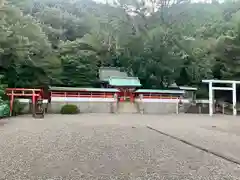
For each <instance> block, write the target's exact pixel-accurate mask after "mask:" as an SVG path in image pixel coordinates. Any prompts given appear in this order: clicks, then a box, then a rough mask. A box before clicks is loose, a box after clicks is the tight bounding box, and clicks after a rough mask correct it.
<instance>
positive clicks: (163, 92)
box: [135, 89, 185, 94]
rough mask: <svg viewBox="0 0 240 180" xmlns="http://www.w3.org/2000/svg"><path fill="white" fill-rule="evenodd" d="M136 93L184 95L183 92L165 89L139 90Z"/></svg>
mask: <svg viewBox="0 0 240 180" xmlns="http://www.w3.org/2000/svg"><path fill="white" fill-rule="evenodd" d="M135 92H136V93H162V94H184V93H185V91H183V90H165V89H164V90H163V89H138V90H137V91H135Z"/></svg>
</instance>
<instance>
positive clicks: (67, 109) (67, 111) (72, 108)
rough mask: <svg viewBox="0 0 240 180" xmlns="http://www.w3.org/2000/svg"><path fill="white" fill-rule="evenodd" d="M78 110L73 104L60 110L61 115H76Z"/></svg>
mask: <svg viewBox="0 0 240 180" xmlns="http://www.w3.org/2000/svg"><path fill="white" fill-rule="evenodd" d="M78 113H80V110H79V109H78V107H77V106H76V105H74V104H66V105H64V106H63V107H62V108H61V114H78Z"/></svg>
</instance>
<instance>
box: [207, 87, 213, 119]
mask: <svg viewBox="0 0 240 180" xmlns="http://www.w3.org/2000/svg"><path fill="white" fill-rule="evenodd" d="M212 84H213V82H209V89H208V91H209V92H208V93H209V115H210V116H212V115H213V89H212Z"/></svg>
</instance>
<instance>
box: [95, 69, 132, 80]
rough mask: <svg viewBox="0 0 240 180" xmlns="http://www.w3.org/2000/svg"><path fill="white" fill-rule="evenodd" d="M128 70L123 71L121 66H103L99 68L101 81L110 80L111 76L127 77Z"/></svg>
mask: <svg viewBox="0 0 240 180" xmlns="http://www.w3.org/2000/svg"><path fill="white" fill-rule="evenodd" d="M127 76H128V75H127V73H126V72H122V71H121V70H120V68H115V67H102V68H100V69H99V78H100V80H101V81H108V80H109V79H110V77H127Z"/></svg>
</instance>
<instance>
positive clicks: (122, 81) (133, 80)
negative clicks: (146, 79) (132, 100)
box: [109, 77, 142, 87]
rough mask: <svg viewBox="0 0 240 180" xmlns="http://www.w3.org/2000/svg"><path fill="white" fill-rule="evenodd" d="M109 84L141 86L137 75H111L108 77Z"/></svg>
mask: <svg viewBox="0 0 240 180" xmlns="http://www.w3.org/2000/svg"><path fill="white" fill-rule="evenodd" d="M109 84H110V85H111V86H118V87H123V86H125V87H140V86H142V85H141V83H140V81H139V79H138V78H137V77H111V78H110V79H109Z"/></svg>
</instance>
